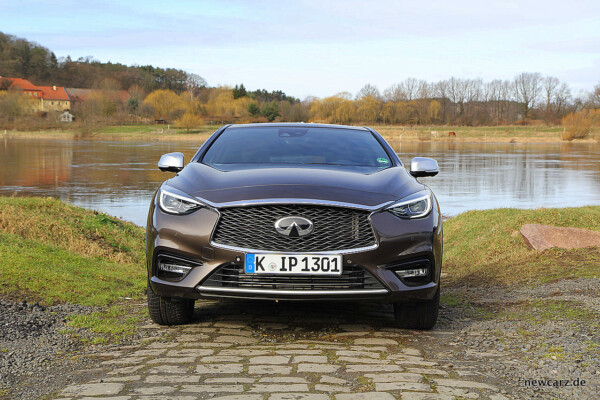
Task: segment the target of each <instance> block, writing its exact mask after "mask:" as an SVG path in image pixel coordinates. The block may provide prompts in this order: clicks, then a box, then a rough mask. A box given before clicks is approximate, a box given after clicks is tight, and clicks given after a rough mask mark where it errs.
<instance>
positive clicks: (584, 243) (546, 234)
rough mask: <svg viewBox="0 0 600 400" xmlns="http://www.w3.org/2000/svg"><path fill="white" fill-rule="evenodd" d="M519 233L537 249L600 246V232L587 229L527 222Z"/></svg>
mask: <svg viewBox="0 0 600 400" xmlns="http://www.w3.org/2000/svg"><path fill="white" fill-rule="evenodd" d="M521 235H522V236H523V239H525V243H527V244H528V245H529V246H530V247H531V248H533V249H535V250H539V251H542V250H546V249H549V248H551V247H559V248H561V249H579V248H584V247H594V246H600V232H596V231H590V230H587V229H579V228H558V227H556V226H549V225H540V224H527V225H523V226H522V227H521Z"/></svg>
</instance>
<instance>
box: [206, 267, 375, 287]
mask: <svg viewBox="0 0 600 400" xmlns="http://www.w3.org/2000/svg"><path fill="white" fill-rule="evenodd" d="M205 286H209V287H233V288H252V289H266V290H277V289H279V290H352V289H355V290H359V289H383V288H384V287H383V285H382V284H381V283H380V282H379V281H378V280H377V279H376V278H375V277H373V275H371V274H370V273H369V272H368V271H366V270H365V269H364V268H362V267H359V266H348V267H344V269H343V271H342V274H341V275H340V276H310V275H308V276H292V275H288V276H284V275H266V274H265V275H263V274H246V273H244V267H243V266H242V265H225V266H222V267H220V268H218V269H217V270H216V271H215V272H213V273H212V274H211V275H210V277H209V278H208V279H207V280H206V281H205V282H204V283H203V284H202V287H205Z"/></svg>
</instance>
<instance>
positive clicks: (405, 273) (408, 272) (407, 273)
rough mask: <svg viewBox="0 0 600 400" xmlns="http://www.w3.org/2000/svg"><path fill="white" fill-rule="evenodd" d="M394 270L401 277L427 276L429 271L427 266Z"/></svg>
mask: <svg viewBox="0 0 600 400" xmlns="http://www.w3.org/2000/svg"><path fill="white" fill-rule="evenodd" d="M394 272H395V273H396V275H398V277H400V278H416V277H420V276H427V273H428V272H429V271H428V270H427V268H417V269H404V270H398V271H394Z"/></svg>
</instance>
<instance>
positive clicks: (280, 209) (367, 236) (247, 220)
mask: <svg viewBox="0 0 600 400" xmlns="http://www.w3.org/2000/svg"><path fill="white" fill-rule="evenodd" d="M219 211H220V212H221V217H220V219H219V222H218V224H217V228H216V229H215V232H214V234H213V238H212V241H213V243H216V244H221V245H227V246H233V247H238V248H243V249H251V250H264V251H277V252H279V251H286V252H321V251H337V250H350V249H357V248H363V247H369V246H372V245H374V244H376V240H375V234H374V233H373V229H372V228H371V223H370V222H369V212H368V211H363V210H355V209H351V208H343V207H330V206H316V205H260V206H247V207H229V208H221V209H220V210H219ZM289 216H299V217H304V218H308V219H309V220H311V221H312V223H313V225H314V229H313V231H312V232H311V233H310V234H308V235H306V236H301V237H288V236H283V235H281V234H279V233H277V231H276V230H275V221H277V220H278V219H280V218H283V217H289Z"/></svg>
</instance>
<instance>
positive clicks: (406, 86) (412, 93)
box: [400, 78, 419, 101]
mask: <svg viewBox="0 0 600 400" xmlns="http://www.w3.org/2000/svg"><path fill="white" fill-rule="evenodd" d="M400 86H401V87H402V91H403V92H404V93H405V94H406V100H408V101H411V100H414V99H416V98H417V93H418V91H419V80H418V79H416V78H406V79H405V80H404V81H403V82H402V83H401V84H400Z"/></svg>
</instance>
